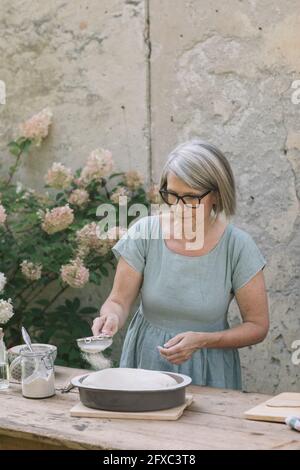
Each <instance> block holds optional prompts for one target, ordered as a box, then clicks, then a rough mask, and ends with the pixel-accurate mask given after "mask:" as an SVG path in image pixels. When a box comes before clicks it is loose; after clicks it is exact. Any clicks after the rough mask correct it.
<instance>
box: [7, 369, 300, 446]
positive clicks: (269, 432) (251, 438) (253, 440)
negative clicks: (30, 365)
mask: <svg viewBox="0 0 300 470" xmlns="http://www.w3.org/2000/svg"><path fill="white" fill-rule="evenodd" d="M84 372H85V371H79V372H78V371H75V375H80V374H82V373H84ZM70 374H71V375H73V374H74V370H72V369H71V370H69V369H67V368H62V370H60V371H59V376H60V379H61V380H62V381H64V383H65V381H67V380H68V377H69V376H70ZM188 392H189V393H190V392H192V393H193V395H194V402H193V404H192V405H191V406H190V407H189V408H188V409H187V410H185V412H184V414H183V415H182V417H181V418H180V419H179V420H178V421H174V422H168V421H147V422H145V421H143V420H124V419H107V418H98V419H95V418H76V417H70V415H69V413H70V409H71V408H72V407H73V406H74V405H75V404H76V403H79V396H78V393H77V392H75V393H72V392H71V393H67V394H61V393H60V392H57V394H56V395H55V396H54V397H52V398H49V399H45V400H29V399H26V398H24V397H22V394H21V387H20V385H17V384H12V386H11V388H10V389H9V390H8V391H6V392H1V393H0V402H1V403H0V434H2V435H3V436H4V435H5V436H7V437H9V438H11V439H16V440H20V439H22V440H24V439H26V440H27V441H28V442H30V441H32V442H37V443H38V444H37V445H45V446H47V445H49V446H57V447H59V446H61V447H65V448H77V449H124V450H125V449H165V450H167V449H177V450H187V449H289V448H293V449H300V433H296V432H295V431H292V430H291V429H289V428H288V427H287V426H286V425H283V424H276V423H265V422H258V421H250V420H246V419H244V412H245V411H246V410H247V409H249V408H250V407H251V406H252V407H253V406H255V405H256V404H258V403H259V402H260V403H261V402H262V401H264V400H265V399H269V398H271V397H270V396H268V395H260V394H251V393H242V392H238V391H232V390H222V389H211V388H209V387H197V386H191V387H188ZM41 417H42V419H41Z"/></svg>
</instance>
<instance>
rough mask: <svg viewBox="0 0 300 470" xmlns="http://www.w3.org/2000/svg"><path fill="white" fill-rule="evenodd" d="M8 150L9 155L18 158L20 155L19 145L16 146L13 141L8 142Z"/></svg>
mask: <svg viewBox="0 0 300 470" xmlns="http://www.w3.org/2000/svg"><path fill="white" fill-rule="evenodd" d="M8 148H9V151H10V153H11V154H12V155H14V156H15V157H18V156H19V155H20V153H21V149H20V147H19V145H18V144H17V142H15V141H12V142H9V144H8Z"/></svg>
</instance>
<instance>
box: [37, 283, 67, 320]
mask: <svg viewBox="0 0 300 470" xmlns="http://www.w3.org/2000/svg"><path fill="white" fill-rule="evenodd" d="M68 287H69V286H65V287H63V288H62V289H61V290H60V291H58V292H57V294H55V296H54V297H53V298H52V299H51V300H50V302H49V303H48V305H46V307H45V308H44V309H43V310H42V314H43V313H45V312H46V311H47V310H48V308H49V307H50V306H51V305H52V304H53V303H54V302H55V300H56V299H57V298H58V297H59V296H60V295H61V294H62V293H63V292H64V291H65V290H66V289H68Z"/></svg>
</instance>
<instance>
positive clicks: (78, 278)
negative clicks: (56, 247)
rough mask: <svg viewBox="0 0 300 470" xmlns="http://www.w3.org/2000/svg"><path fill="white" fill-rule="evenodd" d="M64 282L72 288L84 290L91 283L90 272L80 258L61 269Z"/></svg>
mask: <svg viewBox="0 0 300 470" xmlns="http://www.w3.org/2000/svg"><path fill="white" fill-rule="evenodd" d="M60 273H61V278H62V280H63V281H64V282H65V283H66V284H68V285H69V286H70V287H75V288H76V289H80V288H82V287H83V286H84V285H85V284H86V283H87V282H88V281H89V270H88V268H86V267H85V266H84V264H83V262H82V260H81V259H80V258H75V259H74V260H72V261H70V263H69V264H65V265H63V266H62V267H61V269H60Z"/></svg>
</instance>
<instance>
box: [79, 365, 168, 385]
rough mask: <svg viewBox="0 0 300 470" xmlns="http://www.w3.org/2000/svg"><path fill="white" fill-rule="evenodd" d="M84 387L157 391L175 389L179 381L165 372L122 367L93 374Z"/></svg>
mask: <svg viewBox="0 0 300 470" xmlns="http://www.w3.org/2000/svg"><path fill="white" fill-rule="evenodd" d="M83 385H84V386H88V387H91V388H101V389H107V390H157V389H166V388H169V387H173V386H174V385H177V381H176V380H175V379H174V378H173V377H171V376H170V375H168V374H166V373H163V372H159V371H154V370H148V369H134V368H127V367H121V368H108V369H104V370H100V371H98V372H93V373H91V374H90V375H88V377H86V378H85V379H84V380H83Z"/></svg>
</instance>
